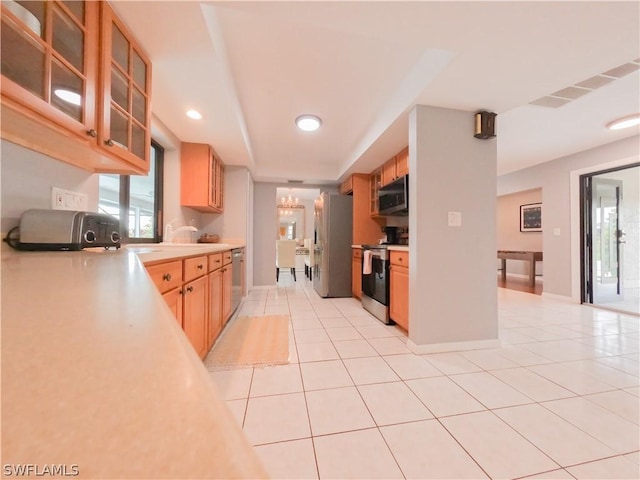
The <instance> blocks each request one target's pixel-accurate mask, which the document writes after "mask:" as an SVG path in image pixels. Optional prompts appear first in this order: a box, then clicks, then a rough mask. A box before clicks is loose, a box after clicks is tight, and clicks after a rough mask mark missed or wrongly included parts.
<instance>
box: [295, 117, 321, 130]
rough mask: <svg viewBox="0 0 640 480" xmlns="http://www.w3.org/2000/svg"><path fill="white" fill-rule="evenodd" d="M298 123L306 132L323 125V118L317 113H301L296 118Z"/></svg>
mask: <svg viewBox="0 0 640 480" xmlns="http://www.w3.org/2000/svg"><path fill="white" fill-rule="evenodd" d="M296 125H297V126H298V128H299V129H300V130H303V131H305V132H314V131H316V130H317V129H319V128H320V125H322V120H320V117H317V116H316V115H300V116H299V117H298V118H296Z"/></svg>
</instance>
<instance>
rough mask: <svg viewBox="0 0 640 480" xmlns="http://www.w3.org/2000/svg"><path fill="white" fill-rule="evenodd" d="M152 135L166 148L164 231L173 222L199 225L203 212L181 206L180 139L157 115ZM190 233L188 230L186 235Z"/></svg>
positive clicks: (180, 225) (163, 199)
mask: <svg viewBox="0 0 640 480" xmlns="http://www.w3.org/2000/svg"><path fill="white" fill-rule="evenodd" d="M151 135H152V137H153V139H154V140H155V141H156V142H158V143H159V144H160V145H161V146H162V147H163V148H164V185H163V195H162V202H163V212H162V215H161V217H162V218H161V219H160V221H161V222H162V231H163V232H164V231H165V230H164V227H165V226H166V224H167V223H171V225H172V226H173V227H174V229H175V228H178V227H182V226H184V225H194V226H195V227H199V225H200V224H201V219H200V215H201V214H200V213H199V212H197V211H196V210H193V209H192V208H188V207H182V206H180V145H181V142H180V139H179V138H178V137H176V136H175V135H174V134H173V133H172V132H171V131H170V130H169V129H168V128H167V127H165V126H164V125H163V124H162V122H160V121H159V120H158V119H157V118H155V117H154V118H153V123H152V126H151ZM188 234H189V233H188V232H186V233H185V234H184V235H188Z"/></svg>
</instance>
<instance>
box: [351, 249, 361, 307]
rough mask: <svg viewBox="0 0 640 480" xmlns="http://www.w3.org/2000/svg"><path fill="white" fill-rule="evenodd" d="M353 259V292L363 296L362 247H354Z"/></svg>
mask: <svg viewBox="0 0 640 480" xmlns="http://www.w3.org/2000/svg"><path fill="white" fill-rule="evenodd" d="M352 250H353V254H352V257H351V258H352V260H351V270H352V272H351V293H352V295H353V296H354V297H355V298H362V249H361V248H354V249H352Z"/></svg>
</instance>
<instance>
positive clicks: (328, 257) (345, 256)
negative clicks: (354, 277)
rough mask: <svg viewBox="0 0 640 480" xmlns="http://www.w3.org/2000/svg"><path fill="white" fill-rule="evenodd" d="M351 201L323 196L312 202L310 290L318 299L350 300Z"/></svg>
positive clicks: (340, 197) (350, 199)
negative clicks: (312, 242)
mask: <svg viewBox="0 0 640 480" xmlns="http://www.w3.org/2000/svg"><path fill="white" fill-rule="evenodd" d="M352 224H353V197H350V196H348V195H332V194H328V193H323V194H322V195H320V196H319V197H318V199H317V200H316V202H315V211H314V248H315V251H314V256H315V267H314V270H313V273H314V274H313V287H314V288H315V289H316V292H318V294H319V295H320V296H321V297H350V296H351V239H352V230H353V229H352Z"/></svg>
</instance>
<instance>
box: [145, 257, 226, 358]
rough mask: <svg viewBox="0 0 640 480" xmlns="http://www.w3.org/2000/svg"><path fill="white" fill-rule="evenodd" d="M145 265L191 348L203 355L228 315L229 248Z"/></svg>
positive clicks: (214, 339)
mask: <svg viewBox="0 0 640 480" xmlns="http://www.w3.org/2000/svg"><path fill="white" fill-rule="evenodd" d="M145 266H146V268H147V271H148V272H149V276H150V277H151V279H152V280H153V282H154V284H155V285H156V287H157V288H158V290H159V291H160V293H162V297H163V298H164V300H165V302H166V303H167V305H168V306H169V308H170V309H171V311H172V312H173V314H174V315H175V318H176V321H177V322H178V324H179V325H180V326H181V327H182V329H183V330H184V332H185V334H186V336H187V338H188V339H189V341H190V342H191V345H192V346H193V348H194V350H195V351H196V352H197V353H198V355H200V358H204V357H205V355H206V354H207V353H208V351H209V349H210V348H211V346H212V345H213V343H214V342H215V341H216V339H217V338H218V335H219V334H220V332H221V331H222V328H223V327H224V325H225V323H226V322H227V321H228V320H229V318H230V317H231V280H232V278H231V275H232V270H231V252H230V251H225V252H221V253H214V254H209V255H199V256H194V257H187V258H183V259H179V260H178V259H174V260H170V261H161V262H153V263H149V264H146V265H145Z"/></svg>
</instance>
